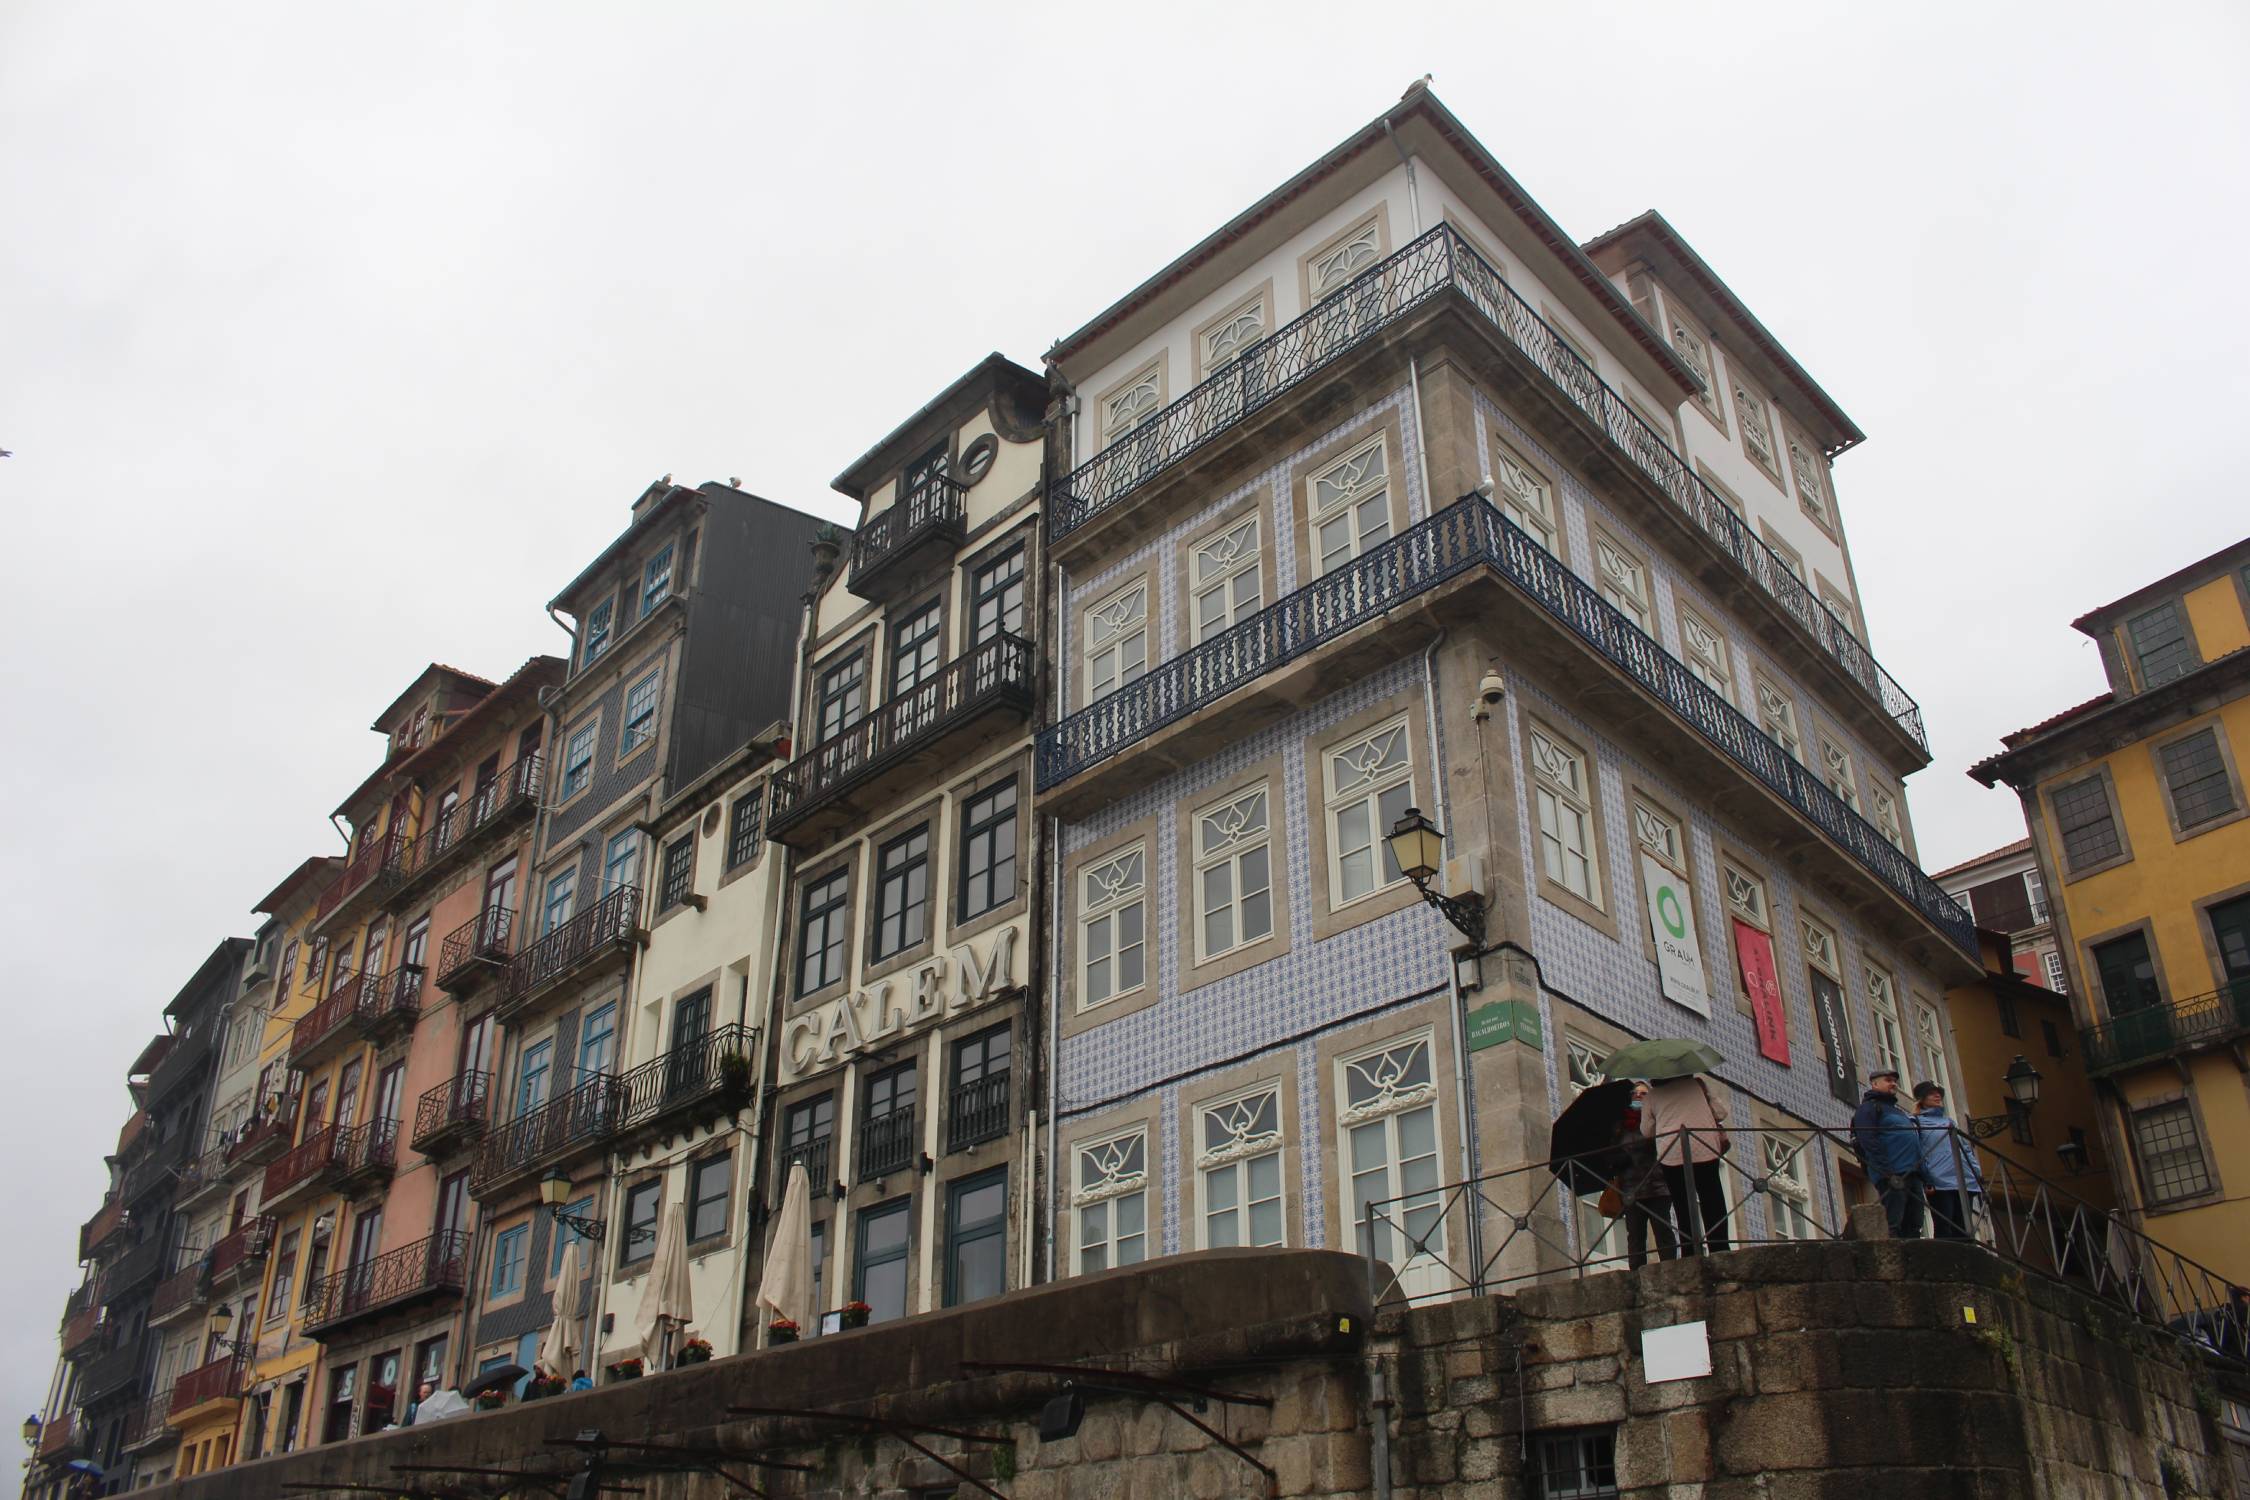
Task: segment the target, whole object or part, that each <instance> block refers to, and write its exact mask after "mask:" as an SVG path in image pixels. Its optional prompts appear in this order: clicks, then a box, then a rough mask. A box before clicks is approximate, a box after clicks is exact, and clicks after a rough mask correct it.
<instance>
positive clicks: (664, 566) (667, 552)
mask: <svg viewBox="0 0 2250 1500" xmlns="http://www.w3.org/2000/svg"><path fill="white" fill-rule="evenodd" d="M671 592H672V548H671V546H670V544H666V546H665V547H664V549H663V550H662V551H661V552H658V553H657V554H656V556H654V557H652V558H650V559H649V560H648V566H647V567H646V568H644V569H642V570H641V618H642V619H644V620H645V619H647V618H648V616H649V612H650V611H651V610H653V609H655V608H656V606H658V605H659V604H662V603H663V602H664V601H665V599H666V598H668V597H669V596H670V595H671Z"/></svg>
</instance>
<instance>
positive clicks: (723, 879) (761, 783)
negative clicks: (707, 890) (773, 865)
mask: <svg viewBox="0 0 2250 1500" xmlns="http://www.w3.org/2000/svg"><path fill="white" fill-rule="evenodd" d="M745 797H756V798H757V799H758V852H757V853H755V854H753V855H751V856H750V857H749V858H748V859H746V860H744V861H743V862H742V863H741V864H739V865H736V866H735V867H734V868H733V869H731V870H729V869H726V868H724V866H725V863H726V857H727V851H728V846H729V843H730V841H731V840H732V839H733V836H734V807H735V804H736V803H738V802H740V801H741V800H742V799H743V798H745ZM719 806H720V808H721V809H722V811H721V813H720V818H721V822H720V824H719V839H718V843H719V862H720V865H721V870H720V873H719V887H718V888H719V889H720V890H724V889H726V888H727V887H728V886H730V885H732V884H734V882H736V881H737V880H740V879H741V878H743V877H744V876H745V875H748V874H750V873H751V872H752V871H754V870H757V869H759V868H761V867H762V866H763V865H764V864H765V862H766V851H767V850H768V849H770V848H772V847H773V840H772V838H770V837H769V836H768V835H767V833H766V831H765V828H766V822H767V820H768V819H769V818H771V817H772V816H773V789H772V786H771V784H770V782H769V780H768V777H767V773H766V770H765V769H764V768H761V769H760V770H759V771H758V772H757V774H756V775H754V776H751V777H749V778H748V779H746V780H743V781H737V782H735V783H734V784H733V785H731V786H729V787H728V788H727V789H726V790H725V791H724V792H722V793H721V794H720V795H719Z"/></svg>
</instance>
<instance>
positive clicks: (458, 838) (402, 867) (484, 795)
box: [392, 751, 546, 896]
mask: <svg viewBox="0 0 2250 1500" xmlns="http://www.w3.org/2000/svg"><path fill="white" fill-rule="evenodd" d="M545 764H546V763H545V761H544V760H543V759H542V758H541V756H540V754H539V752H537V751H533V752H532V753H531V754H529V755H526V756H523V757H521V758H519V759H518V760H517V761H516V762H515V763H514V764H513V765H510V766H508V767H506V768H504V769H503V770H501V771H500V772H499V774H498V775H496V776H494V777H493V778H492V780H491V781H489V782H487V783H486V784H485V785H483V786H481V787H479V788H477V790H476V791H475V792H474V793H472V794H471V795H470V797H469V800H468V801H466V802H462V803H457V804H455V805H454V806H453V807H452V808H451V809H449V810H448V811H446V812H445V813H444V814H443V815H442V816H440V817H437V818H435V819H434V820H433V824H432V826H431V827H430V828H429V829H428V830H427V831H426V832H424V833H423V834H422V836H421V837H420V838H415V839H407V840H405V841H403V842H402V843H401V845H400V847H399V849H398V852H397V853H396V855H395V856H394V857H393V860H392V865H393V867H394V869H395V870H396V872H397V873H396V875H395V877H394V884H393V887H392V893H393V895H394V896H404V895H405V894H406V892H407V891H409V890H411V889H412V888H414V887H415V886H418V885H420V884H421V883H422V882H423V881H425V880H428V879H430V878H432V877H433V876H436V875H440V874H442V873H444V872H445V871H447V870H449V869H452V868H454V867H455V865H456V864H458V862H459V861H460V860H461V859H462V858H463V857H464V856H466V855H467V854H468V853H469V852H470V851H472V850H475V849H479V848H483V847H485V846H486V845H488V844H489V843H490V842H491V840H492V836H493V835H494V834H496V833H498V832H500V831H501V830H503V829H507V828H511V827H514V826H516V825H517V824H518V822H519V821H520V820H521V818H522V817H523V816H525V815H527V814H529V813H531V812H533V811H534V810H535V809H536V808H537V807H538V805H539V788H540V786H541V783H542V778H543V774H544V768H545Z"/></svg>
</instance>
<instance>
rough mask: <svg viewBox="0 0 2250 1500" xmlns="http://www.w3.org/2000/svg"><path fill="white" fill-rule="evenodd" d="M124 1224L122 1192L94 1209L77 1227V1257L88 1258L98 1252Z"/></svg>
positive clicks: (114, 1236)
mask: <svg viewBox="0 0 2250 1500" xmlns="http://www.w3.org/2000/svg"><path fill="white" fill-rule="evenodd" d="M125 1224H126V1219H125V1198H124V1195H123V1194H117V1195H114V1196H112V1197H111V1198H110V1199H109V1201H108V1202H106V1203H104V1204H103V1205H102V1206H101V1207H100V1208H99V1209H98V1210H96V1211H95V1214H94V1216H93V1217H92V1218H91V1219H88V1220H87V1221H86V1222H85V1224H84V1225H82V1226H81V1227H80V1228H79V1231H78V1258H79V1259H80V1260H89V1259H91V1258H92V1257H94V1256H96V1255H98V1254H100V1253H101V1251H102V1249H103V1248H104V1247H105V1246H107V1245H109V1243H110V1242H111V1241H112V1240H113V1239H115V1238H116V1236H117V1232H118V1231H119V1230H120V1229H123V1228H124V1227H125Z"/></svg>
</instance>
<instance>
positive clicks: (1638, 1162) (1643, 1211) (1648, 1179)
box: [1617, 1083, 1680, 1270]
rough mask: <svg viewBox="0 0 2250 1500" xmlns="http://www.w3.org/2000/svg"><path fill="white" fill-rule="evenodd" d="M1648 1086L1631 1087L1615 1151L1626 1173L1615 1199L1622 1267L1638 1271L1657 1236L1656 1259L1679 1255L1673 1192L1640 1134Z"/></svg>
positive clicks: (1653, 1147)
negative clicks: (1621, 1227) (1621, 1229)
mask: <svg viewBox="0 0 2250 1500" xmlns="http://www.w3.org/2000/svg"><path fill="white" fill-rule="evenodd" d="M1647 1098H1648V1085H1647V1084H1646V1083H1635V1084H1634V1085H1633V1102H1632V1103H1631V1104H1630V1105H1628V1106H1626V1109H1625V1117H1624V1118H1623V1119H1622V1120H1619V1121H1618V1122H1617V1148H1618V1150H1620V1151H1622V1152H1623V1153H1624V1155H1625V1170H1624V1172H1623V1173H1622V1174H1620V1176H1619V1177H1618V1179H1617V1186H1618V1196H1619V1197H1621V1198H1622V1199H1623V1200H1624V1203H1625V1213H1624V1219H1625V1264H1626V1265H1628V1266H1630V1267H1632V1268H1633V1269H1634V1270H1639V1269H1640V1268H1641V1267H1642V1266H1644V1265H1646V1264H1647V1263H1648V1240H1649V1235H1650V1233H1651V1232H1653V1233H1654V1234H1655V1236H1656V1258H1657V1259H1658V1260H1670V1259H1672V1258H1673V1257H1674V1256H1676V1255H1678V1254H1679V1253H1680V1242H1679V1240H1678V1239H1677V1238H1676V1237H1675V1236H1674V1235H1673V1233H1672V1189H1671V1187H1670V1185H1669V1184H1667V1183H1666V1182H1665V1180H1664V1168H1663V1167H1662V1166H1661V1165H1659V1164H1658V1162H1657V1160H1656V1142H1654V1141H1652V1140H1650V1139H1649V1138H1648V1137H1647V1136H1645V1135H1642V1134H1641V1110H1642V1109H1643V1108H1644V1107H1645V1104H1644V1101H1646V1100H1647Z"/></svg>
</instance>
